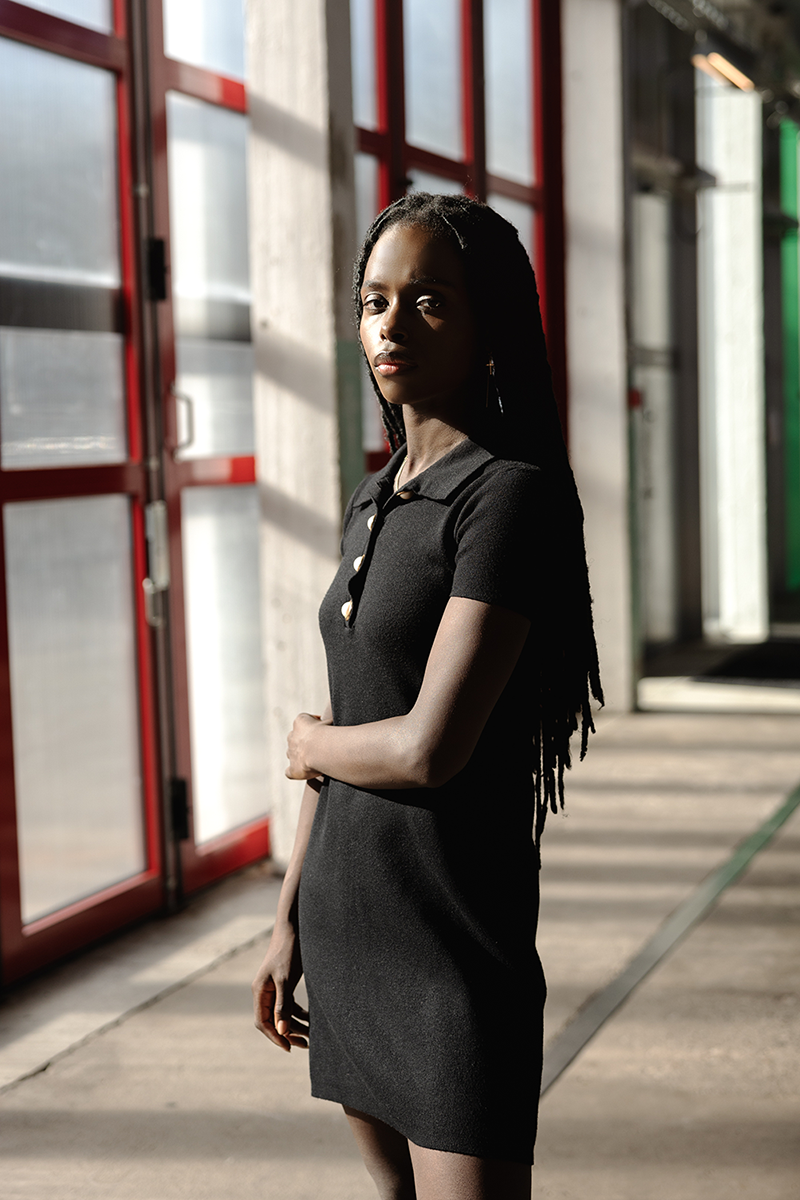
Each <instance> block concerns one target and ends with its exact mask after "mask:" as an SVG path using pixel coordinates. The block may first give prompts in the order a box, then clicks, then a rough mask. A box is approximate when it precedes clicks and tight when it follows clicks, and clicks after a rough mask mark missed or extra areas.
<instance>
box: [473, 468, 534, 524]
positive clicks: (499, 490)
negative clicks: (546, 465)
mask: <svg viewBox="0 0 800 1200" xmlns="http://www.w3.org/2000/svg"><path fill="white" fill-rule="evenodd" d="M544 486H545V480H544V475H543V472H542V471H541V470H540V469H539V467H537V466H534V465H533V464H531V463H525V462H518V461H516V460H515V459H509V458H493V459H490V460H489V462H487V463H485V465H484V466H483V468H482V470H481V471H480V472H479V473H478V474H477V475H475V476H474V477H473V478H472V479H471V480H469V482H468V483H467V484H466V486H465V487H464V489H463V491H462V493H461V496H460V497H459V500H460V503H459V506H458V507H459V509H460V515H461V516H466V515H468V514H471V513H474V512H476V511H477V510H481V509H485V508H488V507H493V508H498V507H500V508H503V509H505V510H508V511H509V512H516V511H517V510H520V509H521V510H524V511H528V512H530V510H531V509H532V508H536V507H538V506H539V505H540V504H541V497H542V493H543V489H544Z"/></svg>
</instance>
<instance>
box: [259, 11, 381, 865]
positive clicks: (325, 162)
mask: <svg viewBox="0 0 800 1200" xmlns="http://www.w3.org/2000/svg"><path fill="white" fill-rule="evenodd" d="M247 10H248V15H247V20H248V75H247V80H248V83H247V86H248V97H249V106H250V123H251V133H250V147H249V173H250V174H249V194H250V246H251V250H250V253H251V278H252V291H253V308H252V313H253V338H254V344H255V358H256V369H255V370H256V373H255V407H256V438H257V462H258V483H259V489H260V497H261V572H262V598H263V599H262V607H263V638H264V656H265V664H264V669H265V672H266V722H267V751H268V767H267V787H268V802H269V810H270V813H271V816H272V830H271V831H272V842H273V853H274V856H275V858H276V860H277V861H278V862H282V863H285V862H286V860H287V859H288V857H289V853H290V851H291V846H292V841H293V837H294V829H295V825H296V821H297V809H298V806H299V802H300V796H301V793H302V785H301V784H299V783H296V782H291V781H289V780H287V779H286V778H285V776H284V769H285V765H286V758H285V751H286V735H287V732H288V730H289V728H290V726H291V723H292V720H293V719H294V717H295V715H296V714H297V713H298V712H301V711H306V712H321V711H322V707H323V705H324V704H325V700H326V697H327V680H326V673H325V661H324V654H323V649H322V643H321V640H320V636H319V630H318V625H317V609H318V607H319V603H320V600H321V599H322V596H323V594H324V593H325V591H326V589H327V587H328V585H329V583H330V581H331V578H332V576H333V574H334V571H335V570H336V567H337V563H338V544H339V531H340V522H341V513H342V498H343V496H344V495H346V494H348V493H349V491H351V490H352V488H353V487H354V486H355V484H356V483H357V482H358V480H359V479H360V478H361V475H362V474H363V454H362V450H361V417H360V392H359V387H360V384H359V368H358V354H357V347H356V341H355V329H354V327H353V323H352V319H351V316H350V286H351V285H350V278H351V271H352V260H353V254H354V251H355V210H354V186H353V153H354V146H353V117H352V100H351V82H350V17H349V5H348V2H347V0H249V3H248V5H247Z"/></svg>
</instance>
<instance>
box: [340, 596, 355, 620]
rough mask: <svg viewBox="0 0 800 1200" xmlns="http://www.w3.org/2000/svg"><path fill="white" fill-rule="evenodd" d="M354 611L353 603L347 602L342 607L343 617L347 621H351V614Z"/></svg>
mask: <svg viewBox="0 0 800 1200" xmlns="http://www.w3.org/2000/svg"><path fill="white" fill-rule="evenodd" d="M352 611H353V601H352V600H346V601H345V603H344V604H343V605H342V616H343V617H344V619H345V621H349V620H350V613H351V612H352Z"/></svg>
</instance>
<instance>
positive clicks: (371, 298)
mask: <svg viewBox="0 0 800 1200" xmlns="http://www.w3.org/2000/svg"><path fill="white" fill-rule="evenodd" d="M363 306H364V312H369V313H376V312H383V310H384V309H385V308H386V301H385V299H384V298H383V296H381V295H380V294H379V293H378V292H370V294H369V295H368V296H365V297H364V300H363Z"/></svg>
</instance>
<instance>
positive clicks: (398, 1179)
mask: <svg viewBox="0 0 800 1200" xmlns="http://www.w3.org/2000/svg"><path fill="white" fill-rule="evenodd" d="M364 1165H365V1166H366V1168H367V1170H368V1171H369V1173H370V1176H371V1177H372V1181H373V1183H374V1184H375V1187H376V1188H377V1189H378V1195H379V1196H380V1200H416V1196H417V1193H416V1189H415V1187H414V1172H413V1170H412V1169H411V1166H410V1164H409V1167H408V1169H407V1170H405V1169H404V1168H403V1167H397V1166H395V1165H394V1164H392V1165H389V1164H387V1163H370V1162H365V1164H364Z"/></svg>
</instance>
